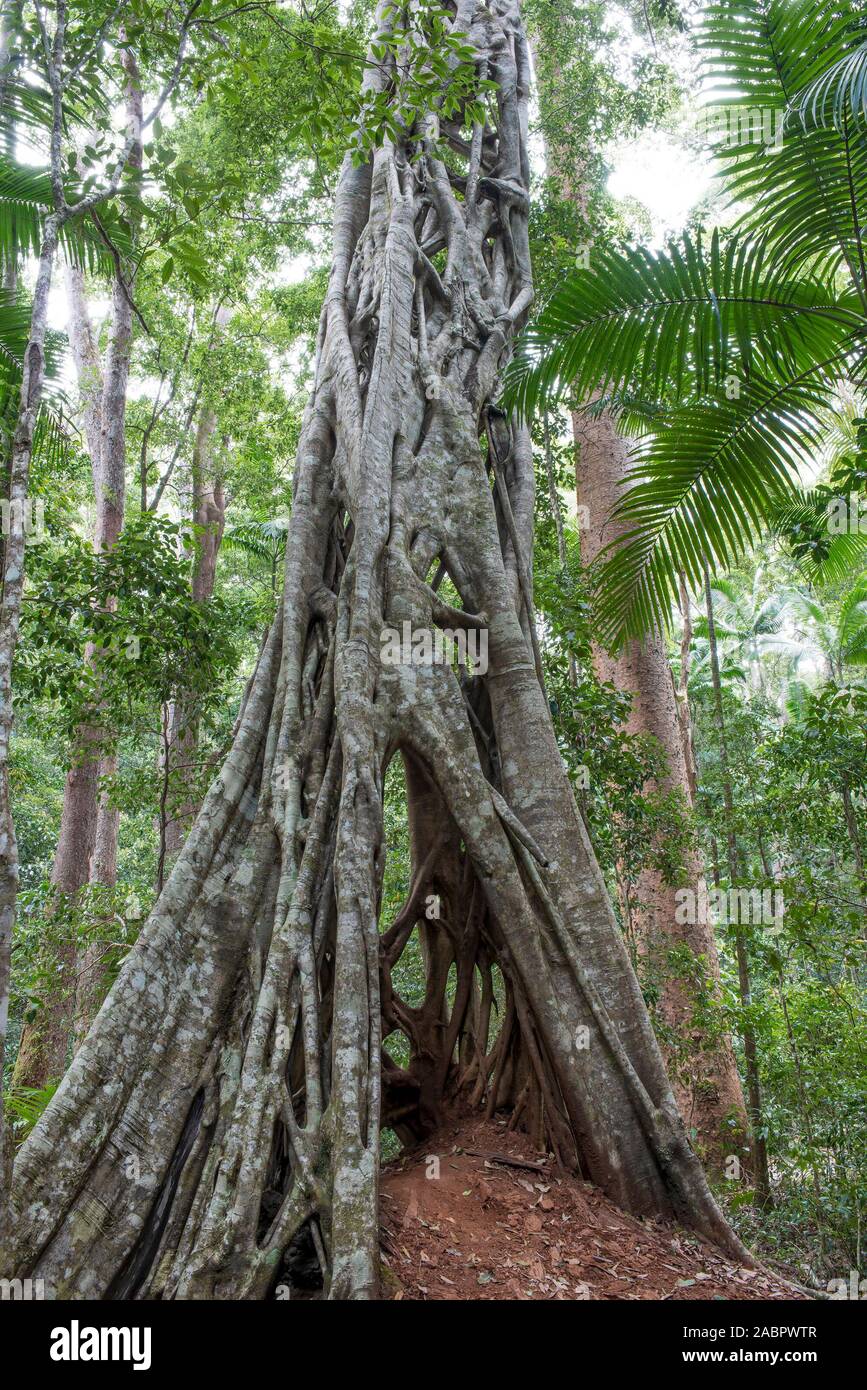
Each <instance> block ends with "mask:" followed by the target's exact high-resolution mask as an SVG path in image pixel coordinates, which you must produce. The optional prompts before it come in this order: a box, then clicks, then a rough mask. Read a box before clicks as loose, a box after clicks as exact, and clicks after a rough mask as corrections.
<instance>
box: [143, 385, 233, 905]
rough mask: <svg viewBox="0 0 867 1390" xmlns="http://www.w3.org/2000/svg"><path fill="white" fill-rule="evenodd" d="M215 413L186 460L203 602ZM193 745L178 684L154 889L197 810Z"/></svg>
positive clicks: (187, 705)
mask: <svg viewBox="0 0 867 1390" xmlns="http://www.w3.org/2000/svg"><path fill="white" fill-rule="evenodd" d="M216 429H217V415H216V412H215V411H214V410H213V409H212V408H211V407H210V406H205V407H203V409H202V411H201V412H200V414H199V423H198V427H197V429H196V440H195V444H194V446H193V459H192V492H193V499H192V520H193V528H194V536H195V542H194V543H195V547H196V553H195V560H194V562H193V573H192V578H191V589H192V596H193V599H194V601H195V602H196V603H201V604H206V603H208V601H209V600H210V599H211V597H212V596H213V592H214V584H215V582H216V577H217V555H218V553H219V549H220V543H221V541H222V539H223V531H224V529H225V524H226V495H225V490H224V483H223V476H222V465H221V463H220V461H219V459H218V458H216V457H215V450H214V437H215V434H216ZM198 748H199V713H198V701H197V697H196V696H195V695H193V694H191V693H189V692H186V691H184V690H183V688H181V689H180V690H179V691H178V693H177V695H176V697H175V699H174V700H173V701H172V703H171V706H170V708H169V711H168V747H167V749H166V767H165V768H164V772H165V775H166V777H167V779H168V787H167V791H168V792H169V796H168V797H167V798H166V801H167V805H166V808H165V814H163V815H162V816H161V825H160V828H161V837H160V855H159V867H158V880H157V886H158V889H161V888H162V884H163V873H164V867H165V865H166V863H167V862H169V861H170V860H171V859H173V858H174V856H175V855H176V854H177V852H178V850H179V849H180V847H181V845H182V844H183V841H184V837H185V835H186V834H187V833H188V831H189V828H190V825H191V824H192V821H193V819H194V818H195V815H196V812H197V810H198V803H197V799H196V795H195V783H196V780H197V771H196V759H197V757H198Z"/></svg>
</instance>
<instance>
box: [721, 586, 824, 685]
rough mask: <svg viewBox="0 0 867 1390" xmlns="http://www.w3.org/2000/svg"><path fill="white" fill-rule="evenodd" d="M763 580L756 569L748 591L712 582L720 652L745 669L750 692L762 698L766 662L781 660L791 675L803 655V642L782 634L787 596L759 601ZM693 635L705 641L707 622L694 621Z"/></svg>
mask: <svg viewBox="0 0 867 1390" xmlns="http://www.w3.org/2000/svg"><path fill="white" fill-rule="evenodd" d="M763 579H764V568H763V566H761V565H759V566H758V567H757V568H756V571H755V573H754V575H753V582H752V584H751V585H750V587H749V589H747V590H744V591H741V590H740V589H739V588H738V586H737V585H736V584H734V583H733V582H732V581H731V580H730V579H715V580H714V582H713V585H712V589H713V597H714V604H715V621H716V631H717V638H718V640H719V643H720V649H721V650H722V651H725V652H726V653H727V654H728V655H729V656H730V657H731V659H732V660H733V661H734V662H735V663H737V664H738V665H741V664H742V665H743V666H744V667H745V668H746V670H747V671H748V672H749V683H750V687H751V689H752V690H753V691H754V692H757V693H761V694H764V692H765V677H764V662H765V661H766V660H767V658H769V657H782V658H783V660H784V661H785V663H786V664H787V666H788V669H789V670H790V671H791V670H792V669H794V668H795V667H796V666H797V664H798V662H799V661H800V659H801V658H802V657H803V656H804V653H805V648H804V645H803V643H802V642H798V641H796V640H795V639H794V638H792V637H787V636H786V635H785V633H784V632H783V625H784V623H785V621H786V618H787V616H788V613H789V608H790V595H789V594H787V593H772V594H769V595H768V596H767V597H766V598H762V592H761V591H762V583H763ZM695 634H696V636H697V637H707V620H706V619H704V618H699V619H698V620H697V621H696V623H695Z"/></svg>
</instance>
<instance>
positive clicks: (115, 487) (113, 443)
mask: <svg viewBox="0 0 867 1390" xmlns="http://www.w3.org/2000/svg"><path fill="white" fill-rule="evenodd" d="M123 65H124V68H125V70H126V74H127V82H126V90H127V126H128V133H129V136H130V138H131V139H132V141H133V143H132V146H131V150H130V155H129V160H128V164H129V167H130V168H133V169H136V168H140V167H141V159H142V146H141V126H142V94H141V85H140V79H139V74H138V68H137V65H136V62H135V59H134V57H133V55H132V54H131V52H129V51H128V50H126V51H125V52H124V56H123ZM68 289H69V300H70V320H71V325H70V326H71V335H70V336H71V340H72V344H73V355H74V357H75V362H76V369H77V372H78V378H79V385H80V388H81V394H82V404H83V415H84V426H85V436H86V438H87V443H88V449H89V452H90V455H91V470H92V475H93V484H94V497H95V505H96V516H95V524H94V537H93V544H94V549H95V550H96V551H97V552H101V551H105V550H110V549H111V548H112V546H113V545H114V544H115V542H116V540H117V538H118V536H119V535H120V532H121V529H122V527H123V516H124V499H125V491H126V391H127V380H128V376H129V361H130V350H131V346H132V304H131V300H130V291H129V287H128V286H126V285H125V284H124V283H122V282H121V280H120V278H119V276H117V277H115V279H114V281H113V284H112V305H111V327H110V331H109V342H108V349H107V353H106V361H105V371H104V373H103V372H102V371H101V370H100V362H99V352H98V348H97V345H96V339H95V336H94V333H93V328H92V326H91V323H90V318H89V314H88V311H87V303H86V300H85V296H84V285H83V280H82V278H81V272H80V271H76V270H70V272H69V279H68ZM84 659H85V662H87V663H89V664H90V663H93V662H94V660H95V659H96V654H95V653H94V651H93V649H92V648H90V647H89V648H88V650H87V651H86V652H85V656H84ZM72 753H73V756H72V764H71V766H70V768H69V771H68V772H67V775H66V785H65V787H64V793H63V809H62V812H61V820H60V834H59V837H58V842H57V850H56V853H55V856H54V864H53V867H52V872H51V883H52V886H53V887H54V889H56V891H57V894H58V897H57V899H56V901H55V903H54V905H53V907H52V911H53V912H61V913H63V912H65V911H71V910H73V909H74V906H75V900H76V897H77V895H78V894H79V892H80V890H81V889H82V888H83V887H84V886H85V885H86V884H87V883H88V882H89V881H90V880H91V858H92V856H93V853H94V847H95V845H96V840H97V822H98V819H99V815H100V804H101V800H102V801H103V804H104V813H105V821H104V825H103V827H102V832H101V839H102V847H101V855H102V861H103V864H106V863H108V862H110V861H111V859H112V858H113V857H116V849H115V850H114V851H112V850H111V847H110V846H109V845H108V844H107V843H106V841H107V837H109V836H110V835H111V834H112V833H115V834H116V828H117V821H116V817H115V816H114V813H113V812H112V810H111V808H110V806H109V805H108V804H107V803H105V799H104V798H101V797H100V790H99V785H100V776H101V775H103V776H104V775H106V773H107V771H108V770H109V769H110V768H111V766H112V763H111V759H112V757H113V754H112V753H111V751H110V750H107V748H106V741H105V735H104V732H103V730H102V729H101V728H100V725H99V712H98V709H95V710H94V712H93V716H92V718H90V719H88V720H86V721H85V722H84V723H83V724H82V725H81V726H80V728H79V729H78V731H77V734H76V738H75V743H74V747H73V750H72ZM55 964H56V968H57V975H58V979H57V984H56V986H55V987H54V989H53V990H52V992H51V995H50V997H49V999H48V1001H47V1002H46V1004H45V1006H44V1007H43V1008H42V1009H40V1011H39V1013H38V1014H37V1016H36V1019H35V1020H34V1021H33V1022H32V1023H29V1024H27V1025H25V1027H24V1029H23V1030H22V1034H21V1044H20V1047H19V1052H18V1057H17V1060H16V1063H15V1073H14V1079H15V1083H16V1085H20V1086H32V1087H35V1088H40V1087H43V1086H45V1085H46V1083H47V1082H48V1081H49V1080H51V1079H55V1080H57V1079H59V1078H60V1077H61V1076H62V1075H63V1072H64V1070H65V1068H66V1059H67V1054H68V1050H69V1043H70V1035H71V1033H74V1034H75V1040H76V1043H78V1042H80V1041H81V1039H82V1037H83V1035H84V1032H86V1030H87V1027H88V1025H89V1023H90V1021H91V1020H92V1018H93V1014H94V1006H95V1004H96V1002H97V1000H98V996H99V981H100V978H101V973H102V972H101V966H100V961H99V952H98V951H97V950H94V949H89V948H88V947H84V949H83V950H79V949H78V948H77V945H76V940H75V933H74V932H73V930H72V929H71V928H70V930H69V932H68V936H67V939H66V940H65V941H64V942H63V944H62V945H61V946H60V948H59V949H58V951H57V956H56V961H55Z"/></svg>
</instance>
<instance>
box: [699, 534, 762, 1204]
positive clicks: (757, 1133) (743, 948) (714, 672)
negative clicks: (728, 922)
mask: <svg viewBox="0 0 867 1390" xmlns="http://www.w3.org/2000/svg"><path fill="white" fill-rule="evenodd" d="M704 596H705V605H706V610H707V628H708V632H707V635H708V644H709V646H710V669H711V680H712V682H713V700H714V717H715V721H716V726H717V737H718V739H719V758H720V773H721V776H722V785H723V813H724V816H725V832H726V861H727V867H728V877H729V887H730V888H734V887H735V886H736V885H737V882H738V846H737V839H736V836H735V814H734V797H733V795H732V782H731V773H730V771H729V757H728V742H727V739H726V725H725V712H724V710H723V701H722V682H721V680H720V670H719V651H718V648H717V640H716V623H715V621H714V611H713V592H712V590H711V582H710V571H709V569H708V566H707V561H705V565H704ZM734 933H735V957H736V959H737V967H738V987H739V991H740V1001H741V1008H742V1009H743V1010H744V1022H743V1024H742V1027H741V1036H742V1038H743V1043H744V1063H745V1069H746V1074H747V1095H748V1096H749V1105H750V1108H749V1120H750V1146H751V1149H752V1165H751V1166H752V1170H753V1180H754V1182H755V1192H756V1202H757V1204H758V1205H759V1206H767V1205H768V1204H769V1203H770V1200H771V1182H770V1176H769V1174H768V1149H767V1144H766V1142H765V1138H764V1134H763V1127H764V1118H763V1115H762V1089H761V1082H760V1080H759V1058H758V1049H757V1047H756V1034H755V1029H754V1028H753V1024H752V1020H751V1019H750V1017H749V1008H750V1004H751V1002H752V985H751V982H750V965H749V959H748V957H747V944H746V941H745V939H744V929H743V926H742V924H741V923H740V922H737V923H735V927H734Z"/></svg>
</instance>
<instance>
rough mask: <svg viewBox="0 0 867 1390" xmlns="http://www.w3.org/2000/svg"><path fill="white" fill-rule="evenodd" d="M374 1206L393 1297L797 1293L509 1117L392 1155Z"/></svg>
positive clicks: (451, 1131) (386, 1283)
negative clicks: (595, 1182) (628, 1203)
mask: <svg viewBox="0 0 867 1390" xmlns="http://www.w3.org/2000/svg"><path fill="white" fill-rule="evenodd" d="M505 1159H512V1160H518V1161H519V1163H520V1164H521V1165H526V1166H517V1165H515V1164H510V1163H508V1162H504V1161H503V1160H505ZM432 1160H438V1162H436V1161H432ZM380 1210H381V1215H382V1254H383V1264H384V1269H383V1274H384V1279H383V1288H384V1292H385V1296H386V1297H390V1298H395V1299H399V1298H407V1299H421V1300H426V1299H521V1300H526V1299H541V1300H563V1299H587V1298H589V1299H683V1300H687V1299H713V1298H723V1299H789V1298H793V1297H796V1296H797V1295H795V1294H794V1293H793V1291H792V1289H791V1287H789V1286H788V1285H786V1284H784V1283H782V1282H777V1281H776V1280H775V1279H773V1278H771V1277H769V1276H768V1275H765V1274H763V1273H761V1272H757V1271H756V1270H751V1269H743V1268H738V1266H737V1265H734V1264H732V1263H731V1261H730V1260H728V1259H726V1258H725V1256H724V1255H722V1254H720V1252H719V1251H718V1250H717V1249H716V1248H715V1247H714V1246H712V1245H709V1244H708V1243H707V1242H706V1241H703V1240H699V1239H698V1238H697V1237H696V1236H694V1235H691V1234H689V1233H687V1232H685V1231H683V1230H680V1229H678V1228H675V1227H672V1226H666V1225H663V1224H661V1223H656V1222H647V1221H639V1220H636V1219H635V1218H634V1217H632V1216H628V1215H627V1214H626V1213H625V1212H623V1211H621V1210H620V1208H619V1207H616V1206H614V1205H613V1203H612V1202H610V1201H609V1200H608V1199H607V1197H604V1196H603V1195H602V1193H601V1192H599V1191H598V1189H596V1188H595V1187H593V1186H592V1185H591V1184H590V1183H585V1182H582V1181H581V1180H580V1179H579V1178H573V1177H568V1176H564V1175H563V1174H562V1173H559V1174H558V1171H557V1168H556V1165H555V1163H554V1162H553V1160H550V1159H544V1158H541V1159H540V1157H539V1156H538V1155H537V1154H535V1153H534V1152H533V1151H532V1149H531V1147H530V1145H529V1143H528V1141H527V1139H526V1137H525V1136H523V1135H518V1134H512V1133H509V1132H508V1131H507V1129H506V1127H505V1124H502V1125H500V1124H497V1123H484V1122H473V1121H469V1122H464V1123H463V1124H460V1125H455V1126H454V1127H452V1128H448V1129H445V1130H443V1131H442V1132H441V1133H440V1134H438V1135H437V1136H436V1137H435V1138H434V1139H431V1140H429V1141H428V1142H427V1144H426V1145H425V1147H424V1150H423V1151H418V1152H416V1153H413V1154H411V1155H407V1156H405V1157H402V1158H400V1159H396V1160H395V1161H394V1162H392V1163H390V1164H388V1165H387V1166H386V1167H385V1168H384V1170H383V1175H382V1197H381V1206H380Z"/></svg>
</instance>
